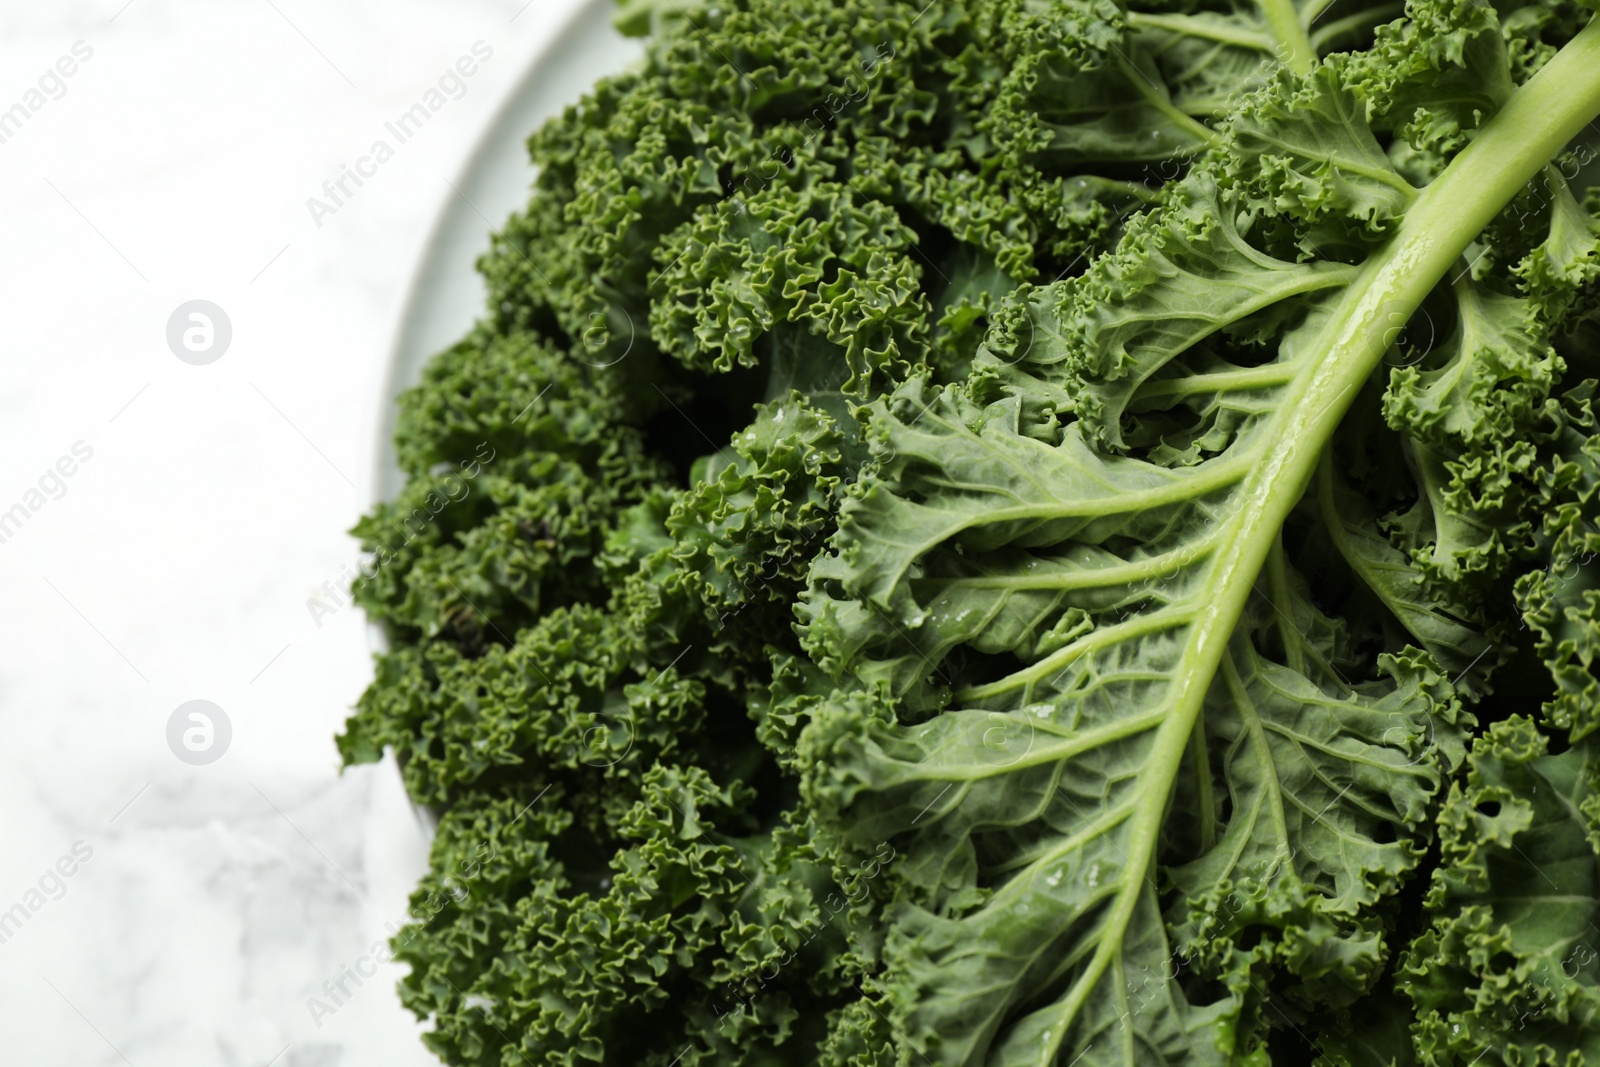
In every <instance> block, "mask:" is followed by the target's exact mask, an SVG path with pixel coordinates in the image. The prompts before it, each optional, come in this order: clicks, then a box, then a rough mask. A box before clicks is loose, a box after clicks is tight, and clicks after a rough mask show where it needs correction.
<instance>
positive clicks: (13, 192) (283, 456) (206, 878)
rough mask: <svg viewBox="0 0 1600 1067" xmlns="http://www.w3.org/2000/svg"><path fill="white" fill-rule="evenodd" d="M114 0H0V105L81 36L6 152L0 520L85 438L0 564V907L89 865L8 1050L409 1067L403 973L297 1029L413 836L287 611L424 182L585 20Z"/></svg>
mask: <svg viewBox="0 0 1600 1067" xmlns="http://www.w3.org/2000/svg"><path fill="white" fill-rule="evenodd" d="M122 4H123V0H93V2H89V0H64V2H55V3H51V4H48V5H41V4H36V3H33V2H27V3H24V2H23V0H4V2H0V110H3V109H5V108H8V107H10V106H11V105H12V104H14V103H17V102H18V101H19V100H22V99H23V96H24V94H25V93H26V92H27V90H29V89H30V88H32V87H35V86H36V84H37V81H38V78H39V76H40V75H41V74H42V73H44V72H45V71H46V70H47V69H49V68H51V67H53V66H54V64H55V63H56V61H57V59H58V58H59V57H61V56H63V55H67V54H69V53H70V51H71V49H72V46H73V44H74V43H75V42H77V41H82V42H84V43H85V45H87V46H88V47H90V48H92V49H93V56H92V58H90V59H89V60H88V61H87V62H84V63H82V64H81V66H80V67H79V69H78V70H77V72H76V73H75V74H73V75H72V76H71V77H70V78H68V79H66V80H65V85H66V92H65V94H64V95H63V96H61V98H60V99H52V100H50V101H49V102H48V103H47V104H46V105H45V106H44V107H43V108H42V109H40V110H39V111H38V112H37V113H36V114H34V115H33V116H32V117H31V118H30V119H29V120H28V122H27V123H26V124H25V125H24V126H23V128H22V129H21V130H20V131H19V132H17V133H16V134H15V135H14V136H12V137H10V139H9V140H7V141H6V142H5V143H3V144H0V202H3V203H4V204H5V214H4V218H5V226H4V230H3V233H4V239H3V241H0V292H3V297H0V308H3V310H4V316H3V319H0V322H3V326H0V329H3V333H0V337H3V346H4V347H3V349H0V353H3V355H0V360H3V367H4V373H3V374H0V427H3V434H4V438H3V440H4V445H3V448H0V511H4V510H5V509H7V508H9V507H10V506H11V505H12V504H15V503H18V502H21V501H23V499H24V497H25V494H26V493H27V492H28V491H29V490H30V489H32V488H35V487H36V486H37V484H38V480H39V478H40V476H41V475H43V474H44V473H45V472H46V471H47V470H48V469H50V468H51V467H52V466H53V465H54V464H55V463H56V461H57V460H58V458H59V457H61V456H63V455H67V454H69V453H70V451H71V449H72V447H73V445H74V443H75V442H78V441H82V442H83V443H84V445H86V446H87V447H89V448H92V449H93V457H92V459H90V460H89V461H88V462H86V463H84V464H82V466H81V467H80V468H79V469H78V470H77V472H76V473H75V474H74V475H73V476H71V477H70V478H68V479H65V484H66V490H67V491H66V493H65V495H64V496H62V497H61V498H60V499H51V500H49V501H48V503H46V505H45V506H44V507H43V508H42V509H40V510H39V511H38V512H37V513H36V514H33V515H32V517H31V518H30V520H29V521H28V522H27V524H26V525H25V526H24V527H23V528H22V529H21V530H20V531H19V532H17V533H16V534H15V535H14V536H12V537H10V538H9V539H8V540H7V541H6V542H5V543H3V544H0V592H3V596H4V605H5V610H4V611H3V612H0V650H3V651H0V724H3V732H0V739H3V740H0V818H3V820H4V825H5V827H6V831H5V833H4V834H3V835H0V843H3V844H0V912H3V911H5V910H6V909H9V908H10V907H11V906H12V905H14V904H17V903H22V902H24V901H25V898H27V895H28V893H29V891H30V890H33V889H36V888H37V887H38V886H39V882H40V879H41V876H44V875H45V874H46V872H47V871H48V870H50V869H51V868H52V867H53V865H54V864H55V863H56V861H57V860H58V858H59V857H61V856H63V855H66V854H68V853H69V852H70V850H71V849H72V847H73V844H74V842H80V841H81V842H83V843H84V845H83V846H80V848H82V847H87V848H92V849H93V857H92V859H90V860H89V861H88V862H87V863H85V864H83V865H82V866H81V868H80V869H78V870H77V871H76V873H75V874H73V875H72V876H71V877H70V878H67V879H64V885H65V892H64V894H63V895H61V896H60V897H59V899H47V902H46V903H45V904H44V906H43V907H41V908H39V910H38V911H37V913H35V914H32V916H31V918H30V919H28V921H27V922H26V923H25V924H24V925H23V926H22V928H21V929H20V930H19V931H17V932H15V933H14V934H13V935H12V936H10V937H9V939H7V940H6V941H5V942H4V943H0V1050H3V1051H0V1060H3V1061H4V1062H6V1063H17V1064H36V1065H40V1067H45V1065H57V1064H60V1065H67V1064H70V1065H72V1067H99V1065H107V1067H112V1065H130V1067H157V1065H160V1067H187V1065H191V1064H192V1065H196V1067H198V1065H219V1067H222V1065H234V1064H238V1065H254V1067H263V1065H266V1064H269V1063H271V1064H273V1067H334V1065H341V1067H362V1065H379V1064H382V1065H384V1067H407V1065H421V1064H429V1063H433V1062H434V1061H433V1059H432V1057H431V1056H429V1055H428V1054H427V1053H426V1052H425V1051H424V1050H423V1049H422V1047H421V1045H420V1043H419V1042H418V1040H417V1036H416V1035H417V1031H418V1026H417V1024H416V1023H415V1022H414V1020H412V1018H411V1016H410V1015H409V1013H406V1012H405V1011H404V1010H403V1009H401V1007H400V1005H399V1002H398V1000H397V998H396V996H395V993H394V990H393V986H394V981H395V979H396V977H397V975H398V974H399V973H400V972H401V968H399V967H396V966H389V967H386V968H384V969H383V970H382V971H381V972H380V973H379V974H378V975H377V976H376V977H374V978H372V979H369V980H367V981H366V982H365V983H364V984H363V985H362V986H361V987H360V988H359V989H357V990H356V991H355V995H354V996H353V997H351V998H350V999H349V1000H348V1001H347V1002H346V1004H345V1005H344V1006H342V1007H341V1008H340V1009H339V1010H338V1011H337V1012H336V1013H335V1014H334V1015H332V1016H331V1017H327V1018H324V1019H321V1020H320V1022H321V1025H320V1026H319V1025H317V1023H315V1022H313V1019H312V1015H311V1013H310V1011H309V1010H308V1007H307V998H308V997H311V996H313V995H317V996H322V995H324V994H323V993H322V990H321V987H322V983H323V982H324V981H325V980H328V979H334V978H337V977H338V976H339V973H340V969H341V967H343V966H345V965H351V964H354V963H355V962H356V961H357V960H358V959H359V958H360V957H362V956H364V955H366V954H367V953H368V952H369V951H370V949H371V946H372V945H373V944H374V942H376V941H378V940H379V939H381V938H382V937H384V936H385V926H386V924H391V923H399V922H400V921H401V920H402V919H403V917H404V913H405V908H406V895H407V893H408V891H409V889H410V886H411V884H412V882H413V881H414V879H415V878H416V876H417V874H418V873H419V872H420V871H421V870H422V869H423V867H424V863H425V857H426V845H425V841H424V838H423V835H422V832H421V830H420V828H419V827H418V826H417V824H416V822H415V821H414V819H413V817H412V815H411V812H410V809H409V807H408V805H407V804H406V801H405V798H404V796H403V794H402V792H401V790H400V787H399V784H398V781H397V779H396V776H395V772H394V768H393V767H392V766H391V765H388V764H384V765H379V766H377V767H371V768H359V769H356V770H353V771H350V772H348V773H345V774H344V775H342V776H340V775H339V774H338V772H337V764H338V758H337V753H336V751H335V749H334V746H333V742H332V736H333V734H334V733H335V732H336V731H337V730H338V728H339V726H340V723H341V722H342V720H343V718H344V716H345V715H346V713H347V710H348V708H349V706H350V705H351V704H352V703H353V702H354V700H355V699H356V697H357V696H358V695H359V694H360V692H361V690H362V688H363V687H364V685H365V684H366V681H367V679H368V677H369V674H370V670H371V665H370V657H369V650H368V644H367V636H366V632H365V627H364V622H363V620H362V618H361V617H360V614H359V612H357V611H355V610H353V609H349V608H346V609H344V610H341V611H338V612H337V613H335V614H333V615H331V616H328V617H326V618H324V619H323V620H321V621H322V625H321V626H320V627H318V626H317V625H316V624H315V622H314V621H313V619H312V617H311V614H310V612H309V611H308V609H307V603H306V602H307V599H308V597H311V596H313V595H315V594H318V593H319V591H320V589H321V587H322V585H323V583H324V582H325V581H330V580H331V581H332V582H333V583H334V584H335V585H338V584H340V579H339V574H340V570H341V568H342V567H344V566H345V565H347V564H353V563H354V562H355V561H356V559H357V546H356V545H355V544H354V542H352V541H350V540H349V539H348V538H346V537H345V536H344V535H343V531H344V530H346V529H347V528H348V527H349V526H350V525H351V524H352V523H353V522H354V521H355V519H356V518H357V517H358V515H359V514H360V513H361V511H362V510H363V508H364V506H365V504H366V502H367V500H368V499H369V498H370V497H371V495H372V471H373V468H374V446H375V436H376V426H377V417H378V404H379V402H380V393H381V390H382V384H383V377H384V365H385V358H386V355H387V352H388V348H389V345H390V343H391V340H392V335H393V331H394V324H395V323H396V321H397V319H398V315H399V311H400V308H401V303H402V300H403V298H404V296H405V291H406V285H407V282H408V280H409V278H410V275H411V272H412V270H413V269H414V267H415V263H416V260H417V257H418V254H419V253H420V251H421V249H422V246H423V242H424V240H425V238H426V236H427V232H428V227H429V225H430V223H431V221H432V219H433V217H434V215H435V213H436V211H437V209H438V207H439V205H440V204H441V203H442V202H443V201H444V200H445V198H446V197H447V196H449V195H450V186H449V184H448V183H447V179H451V180H453V179H454V178H455V176H456V173H457V171H458V169H459V167H460V166H461V163H462V160H463V159H464V158H465V156H466V154H467V152H468V150H469V148H470V147H471V145H472V143H473V141H474V138H475V137H476V135H477V134H478V132H479V131H480V130H482V129H483V128H484V127H485V125H486V124H487V122H488V119H489V117H490V115H491V114H492V113H493V111H494V109H495V108H496V107H497V106H498V104H499V103H500V101H501V99H502V98H503V97H504V95H505V94H506V92H507V90H508V89H509V88H510V87H511V86H512V85H513V83H515V82H516V80H517V79H518V78H519V77H520V75H521V74H522V73H523V71H524V69H525V68H526V67H527V66H528V64H529V63H530V61H531V60H532V59H533V57H534V56H535V55H536V54H537V53H538V51H539V49H540V48H541V47H542V46H543V45H544V44H545V43H546V42H547V41H549V40H550V39H551V37H552V36H553V35H554V34H555V32H556V31H557V30H558V29H559V28H560V26H561V24H562V23H563V22H564V20H565V19H566V18H567V17H568V16H569V15H570V14H571V12H572V11H573V10H574V9H576V8H577V7H578V6H579V4H578V3H577V2H576V0H533V2H532V3H531V4H529V5H527V6H526V7H524V0H391V2H385V3H378V2H376V0H344V2H340V3H321V4H319V3H312V2H310V0H237V2H230V3H226V4H220V3H203V2H201V0H132V3H130V4H127V6H126V7H122ZM119 9H120V10H119ZM479 40H481V41H484V42H485V43H487V44H488V45H489V46H490V47H492V48H493V50H494V55H493V58H492V59H491V60H490V61H489V62H487V63H484V64H482V66H481V68H480V70H479V71H478V73H476V74H475V75H474V76H473V77H471V78H470V79H467V83H466V84H467V91H466V93H465V95H464V96H463V97H462V98H461V99H459V100H452V101H451V102H450V103H448V104H447V105H446V106H445V107H444V108H443V109H442V110H441V111H440V112H439V113H438V114H436V115H435V116H434V117H433V119H432V120H431V121H430V122H429V124H428V125H427V126H426V128H425V129H424V130H423V132H422V133H420V134H419V135H417V136H416V137H415V138H414V139H412V140H411V141H409V142H408V143H406V144H405V145H403V146H400V147H399V149H398V151H397V153H396V156H395V158H394V159H393V160H392V161H390V162H388V163H387V164H386V165H384V166H383V167H382V168H381V169H380V170H379V173H378V174H377V175H376V176H375V177H374V178H372V179H370V180H368V181H367V183H366V184H365V185H364V186H363V187H362V188H361V189H360V190H359V191H358V192H357V195H356V196H354V197H353V198H352V199H351V200H349V202H348V203H346V204H345V205H344V206H343V207H341V208H340V209H339V210H338V211H337V213H336V214H334V215H332V216H331V217H327V218H324V219H323V220H322V223H323V224H322V226H321V227H320V228H318V227H317V226H316V225H315V224H314V223H313V221H312V218H311V215H310V213H309V212H308V210H307V207H306V200H307V198H308V197H310V196H313V195H321V187H322V184H323V182H324V181H325V180H327V179H329V178H334V177H337V176H338V174H339V172H340V168H341V165H343V164H353V163H354V162H355V160H356V159H357V158H358V157H359V156H361V155H363V154H364V153H366V152H367V150H368V148H369V146H370V145H371V144H372V142H373V141H374V140H375V139H376V138H378V137H380V136H383V135H384V134H383V124H384V122H385V121H388V120H391V119H393V118H395V117H396V116H397V115H398V114H399V113H400V112H403V111H404V110H405V109H406V108H407V107H409V106H410V105H411V104H412V103H414V102H416V101H418V100H419V99H420V98H421V96H422V94H423V93H424V92H425V91H426V90H427V89H429V88H430V87H431V86H433V85H434V84H436V81H437V79H438V77H439V75H440V74H442V73H443V72H445V71H446V70H447V69H448V68H449V67H450V66H451V65H452V64H453V63H454V62H455V61H456V59H457V58H458V57H460V56H462V55H466V54H468V53H469V51H470V49H471V47H472V45H473V43H474V42H475V41H479ZM391 143H392V139H391ZM496 221H497V222H498V219H496ZM197 298H199V299H206V300H210V301H213V302H215V303H216V304H218V305H220V306H221V307H222V308H223V309H224V310H225V311H226V313H227V314H228V316H229V318H230V320H231V323H232V328H233V340H232V343H231V346H230V348H229V349H228V351H227V352H226V353H225V355H224V356H223V357H222V358H221V359H220V360H218V361H217V362H215V363H213V364H211V365H209V366H198V367H197V366H191V365H188V364H186V363H183V362H180V361H179V360H178V359H177V358H175V357H174V355H173V354H172V352H171V351H170V350H169V349H168V347H167V343H166V336H165V335H166V325H167V320H168V317H169V316H170V315H171V313H172V312H173V310H174V309H175V308H176V307H177V306H178V305H179V304H181V303H183V302H185V301H188V300H192V299H197ZM192 699H205V700H210V701H214V702H215V703H216V704H218V705H220V706H221V707H222V708H223V709H224V710H225V712H226V713H227V715H228V717H229V719H230V720H231V723H232V729H233V738H232V741H231V745H230V747H229V749H228V751H227V753H226V755H225V756H224V757H223V758H222V759H221V760H219V761H218V762H216V763H214V764H212V765H209V766H198V767H196V766H189V765H187V764H185V763H183V762H180V761H179V760H178V759H177V758H175V757H174V755H173V753H172V752H171V751H170V750H169V749H168V747H167V742H166V737H165V731H166V724H167V720H168V717H169V716H170V715H171V714H172V712H173V710H174V709H175V708H176V707H177V706H178V705H179V704H181V703H183V702H185V701H188V700H192ZM50 888H51V889H52V890H54V888H55V887H54V885H51V886H50ZM33 899H35V900H36V899H37V898H33ZM347 988H351V989H355V987H354V986H347Z"/></svg>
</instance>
